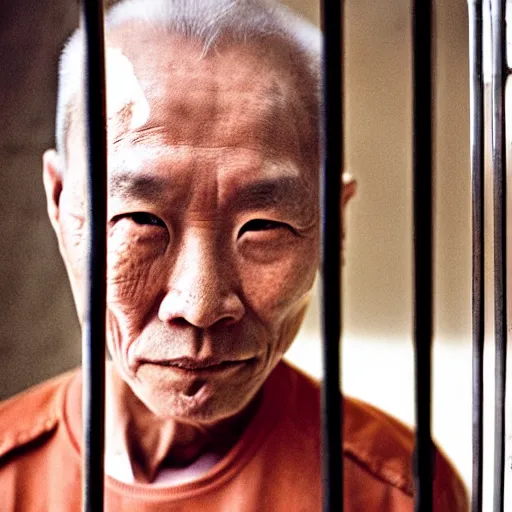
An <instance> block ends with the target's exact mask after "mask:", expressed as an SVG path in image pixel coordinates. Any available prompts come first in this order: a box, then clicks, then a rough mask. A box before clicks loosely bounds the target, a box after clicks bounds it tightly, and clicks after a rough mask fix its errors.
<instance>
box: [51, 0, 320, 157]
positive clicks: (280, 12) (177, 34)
mask: <svg viewBox="0 0 512 512" xmlns="http://www.w3.org/2000/svg"><path fill="white" fill-rule="evenodd" d="M106 36H107V37H106V40H107V90H109V89H110V92H109V94H108V110H109V116H111V115H112V114H113V113H117V112H119V111H122V116H121V117H124V118H126V114H127V110H126V109H123V108H124V104H125V103H126V102H128V103H130V102H131V100H132V99H135V100H136V101H135V102H134V103H133V108H132V112H131V115H132V116H134V120H132V121H131V122H133V123H142V122H143V121H144V117H145V116H146V115H147V109H146V105H145V101H144V98H143V96H141V95H140V94H139V93H140V86H139V84H138V83H137V82H138V81H140V79H141V77H140V76H138V74H137V73H134V69H133V63H134V62H139V63H140V61H147V64H151V61H152V60H153V53H152V52H153V51H154V49H155V47H156V46H159V49H158V53H159V56H161V55H162V54H164V55H166V56H167V57H172V55H173V54H175V53H176V52H180V53H181V54H183V51H182V50H183V47H184V45H185V44H186V43H189V44H188V51H189V52H191V53H192V54H193V62H191V63H189V64H188V67H187V73H190V72H191V71H194V70H195V68H196V65H197V64H198V62H199V61H201V60H207V61H211V57H212V56H214V57H215V56H219V55H224V54H226V53H230V56H231V57H233V52H232V51H230V50H233V49H235V48H239V49H240V50H243V49H245V51H246V52H247V51H250V50H251V48H253V49H256V48H259V49H260V53H261V50H262V49H264V50H265V52H266V54H267V57H269V56H270V54H272V53H274V54H275V57H276V58H275V59H274V62H273V63H272V64H273V65H274V66H275V68H274V69H273V70H272V71H273V73H272V74H274V75H275V74H276V73H280V72H281V71H282V70H284V69H287V68H288V69H287V71H292V72H293V73H294V75H295V77H294V81H295V83H294V88H296V89H297V91H296V92H295V94H294V95H295V97H296V98H299V97H300V101H301V102H302V105H301V106H300V108H301V109H303V110H304V112H305V114H306V117H307V119H306V124H309V125H310V126H315V130H316V129H317V126H318V109H319V98H320V95H319V85H320V82H319V54H320V51H319V49H320V34H319V32H318V30H317V29H316V28H315V27H314V26H312V25H310V24H309V23H307V22H305V21H304V20H302V19H301V18H299V17H298V16H297V15H295V14H294V13H292V12H291V11H289V10H288V9H286V8H284V7H283V6H281V5H279V4H278V3H277V2H273V1H266V0H238V1H233V0H206V1H205V0H201V1H200V0H187V1H183V0H149V1H146V0H145V1H141V0H131V1H129V0H125V1H123V2H120V3H118V4H117V5H116V6H115V7H114V8H113V9H112V10H111V11H110V12H109V13H108V14H107V17H106ZM148 45H149V46H148ZM82 55H83V46H82V37H81V33H80V32H79V31H77V32H76V33H75V34H74V35H73V36H72V38H71V39H70V41H69V42H68V44H67V46H66V48H65V50H64V52H63V54H62V57H61V62H60V73H59V74H60V80H59V94H58V109H57V133H56V139H57V149H58V152H59V153H60V155H61V157H62V159H63V161H66V160H67V158H66V156H67V142H68V140H67V139H68V134H69V128H70V125H71V122H72V121H73V120H75V121H76V120H78V119H80V117H81V115H78V116H77V115H76V114H77V113H78V114H81V111H82V110H83V107H82V105H81V99H82V96H83V90H82ZM239 55H240V56H241V57H242V55H243V51H240V52H239ZM242 58H243V57H242ZM159 60H160V61H161V59H159ZM269 62H270V61H269ZM240 64H241V62H233V59H232V58H231V63H230V65H231V67H232V69H236V68H237V67H239V66H240ZM146 67H147V68H150V67H151V66H146ZM180 71H182V72H184V67H183V66H180V64H179V62H178V64H177V65H175V66H174V67H173V68H172V70H171V69H168V68H161V67H160V68H156V67H154V69H153V70H152V71H151V73H152V77H154V78H156V79H157V80H161V81H165V80H166V78H167V77H166V76H164V75H166V74H168V73H170V72H172V73H173V74H174V75H175V76H176V75H177V74H178V73H179V72H180ZM258 71H259V70H257V69H253V70H252V72H254V73H255V74H256V73H258ZM229 73H230V74H231V70H230V71H229ZM139 74H140V66H139ZM134 78H135V79H134ZM116 84H117V86H116ZM114 90H115V92H113V91H114ZM266 94H267V95H268V96H267V99H268V100H269V102H270V101H272V99H273V98H274V99H275V98H276V97H277V96H280V99H281V101H282V100H283V99H284V98H283V96H282V91H278V90H277V89H269V90H267V91H266ZM292 101H294V100H293V99H292ZM109 128H110V127H109Z"/></svg>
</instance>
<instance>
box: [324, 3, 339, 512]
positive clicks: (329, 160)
mask: <svg viewBox="0 0 512 512" xmlns="http://www.w3.org/2000/svg"><path fill="white" fill-rule="evenodd" d="M342 4H343V2H342V0H324V1H323V2H322V22H323V29H324V45H323V98H324V105H323V107H324V108H323V122H324V126H323V127H322V131H323V134H324V148H323V151H324V161H323V169H322V173H321V178H320V180H321V182H320V190H321V200H320V208H321V218H322V220H321V223H322V233H321V238H322V240H321V252H322V263H321V268H322V289H321V297H322V336H323V365H324V379H323V383H322V434H323V435H322V463H323V510H324V512H339V511H341V510H343V463H342V452H341V447H342V444H341V443H342V433H341V429H342V425H343V409H342V407H341V392H340V336H341V324H342V318H341V226H342V224H341V214H340V212H341V209H340V197H341V193H342V186H343V184H342V180H341V173H342V171H343V124H342V121H343V32H342V18H341V16H342Z"/></svg>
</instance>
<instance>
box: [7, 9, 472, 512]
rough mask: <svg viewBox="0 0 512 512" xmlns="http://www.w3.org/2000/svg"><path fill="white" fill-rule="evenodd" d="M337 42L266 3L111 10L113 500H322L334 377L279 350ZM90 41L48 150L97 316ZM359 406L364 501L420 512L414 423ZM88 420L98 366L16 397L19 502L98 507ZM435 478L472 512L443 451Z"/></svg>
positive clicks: (299, 276) (14, 491)
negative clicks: (86, 135) (324, 379)
mask: <svg viewBox="0 0 512 512" xmlns="http://www.w3.org/2000/svg"><path fill="white" fill-rule="evenodd" d="M319 43H320V35H319V34H318V32H317V31H316V30H315V29H314V28H313V27H311V26H309V25H308V24H306V23H305V22H304V21H301V20H300V19H298V18H297V17H296V16H295V15H294V14H292V13H291V12H289V11H288V10H286V9H284V8H282V7H280V6H277V5H274V4H271V3H269V2H267V1H264V0H252V1H250V0H246V1H242V0H240V1H232V0H209V1H206V0H202V1H201V0H131V1H124V2H121V3H120V4H118V5H117V6H116V7H115V8H114V9H113V10H112V11H111V12H110V13H109V15H108V19H107V71H108V80H107V92H108V94H107V99H108V147H109V165H108V167H109V169H108V179H109V201H108V283H107V284H108V296H107V303H108V306H107V324H108V329H107V340H108V349H109V353H110V355H111V359H112V361H111V362H110V363H109V364H108V367H107V391H106V400H107V407H106V453H105V466H106V474H107V476H106V482H105V485H106V508H107V510H109V511H116V512H121V511H137V512H138V511H147V512H150V511H157V510H169V511H171V510H172V511H196V510H201V511H204V512H205V511H219V510H220V511H244V512H250V511H277V512H280V511H287V512H288V511H289V512H294V511H318V510H320V509H321V485H320V464H321V454H320V432H319V423H320V418H319V417H320V414H319V411H320V408H319V389H318V385H317V383H316V382H314V381H312V380H311V379H309V378H308V377H306V376H305V375H303V374H302V373H300V372H299V371H297V370H296V369H294V368H292V367H290V366H289V365H288V364H286V363H284V362H282V361H281V358H282V356H283V354H284V353H285V351H286V350H287V348H288V347H289V346H290V344H291V342H292V340H293V338H294V336H295V334H296V332H297V330H298V329H299V326H300V324H301V321H302V318H303V316H304V312H305V309H306V307H307V304H308V300H309V295H310V291H311V287H312V284H313V281H314V278H315V274H316V272H317V268H318V259H319V255H318V239H319V225H318V224H319V223H318V200H317V196H318V183H317V182H318V169H319V166H320V155H319V147H320V144H319V139H320V137H319V133H318V126H319V117H320V111H321V109H320V102H319V90H320V87H319ZM82 56H83V47H82V42H81V38H80V33H77V34H75V35H74V37H73V38H72V39H71V41H70V42H69V44H68V46H67V47H66V49H65V51H64V53H63V56H62V59H61V69H60V85H59V105H58V115H57V151H53V150H51V151H48V152H46V153H45V155H44V184H45V189H46V194H47V199H48V212H49V216H50V220H51V223H52V225H53V227H54V229H55V232H56V235H57V239H58V242H59V247H60V250H61V254H62V257H63V259H64V261H65V264H66V267H67V271H68V274H69V278H70V281H71V286H72V289H73V293H74V297H75V302H76V306H77V311H78V315H79V318H80V319H81V320H82V319H83V315H84V304H83V289H84V284H85V283H84V279H85V277H84V250H85V249H84V248H85V243H86V235H85V233H86V229H85V227H86V226H85V216H84V200H85V198H84V179H85V168H84V167H85V163H84V142H83V132H82V123H83V102H82V92H83V90H82V85H81V82H82V80H81V72H80V69H81V61H82ZM345 191H346V195H345V197H344V198H343V204H344V205H345V204H346V202H347V201H348V199H349V198H350V196H351V195H352V194H353V192H354V191H355V187H354V184H353V182H350V183H348V184H347V186H346V188H345ZM344 408H345V431H344V445H343V455H344V465H345V504H346V508H345V510H347V511H364V512H370V511H391V510H396V511H406V510H407V511H408V510H412V504H413V497H412V496H413V486H412V470H411V458H412V450H413V437H412V434H411V432H410V431H409V430H408V429H407V428H405V427H404V426H402V425H401V424H400V423H398V422H397V421H396V420H394V419H392V418H391V417H389V416H388V415H386V414H385V413H383V412H380V411H378V410H376V409H374V408H372V407H370V406H368V405H365V404H363V403H360V402H358V401H356V400H352V399H348V398H347V399H345V402H344ZM81 429H82V425H81V376H80V372H79V371H75V372H72V373H69V374H66V375H64V376H61V377H58V378H57V379H54V380H52V381H50V382H47V383H44V384H42V385H41V386H39V387H37V388H35V389H32V390H29V391H28V392H26V393H24V394H22V395H20V396H18V397H15V398H13V399H11V400H9V401H8V402H6V403H4V404H3V405H2V406H1V407H0V432H1V437H0V495H1V497H2V501H1V503H2V505H1V507H0V508H1V509H2V510H5V511H14V510H16V511H23V512H31V511H50V512H59V511H62V512H64V511H76V510H79V508H80V501H81V489H80V453H81V446H80V444H81ZM434 489H435V491H434V494H435V495H434V502H435V506H436V508H435V510H437V511H450V512H457V511H462V510H467V503H466V496H465V492H464V489H463V487H462V485H461V483H460V480H459V479H458V477H457V476H456V474H455V472H454V471H453V469H452V468H451V467H450V465H449V464H448V462H447V461H446V460H445V458H444V457H443V456H442V455H438V456H437V465H436V477H435V484H434Z"/></svg>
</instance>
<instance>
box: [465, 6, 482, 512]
mask: <svg viewBox="0 0 512 512" xmlns="http://www.w3.org/2000/svg"><path fill="white" fill-rule="evenodd" d="M468 7H469V71H470V87H469V95H470V112H471V118H470V146H471V176H472V217H473V270H472V274H473V276H472V281H473V291H472V300H473V307H472V310H473V475H472V477H473V482H472V493H471V510H472V512H482V478H483V390H484V384H483V379H484V321H485V318H484V279H483V276H484V224H483V221H484V158H483V156H484V116H483V113H484V77H483V3H482V0H469V1H468Z"/></svg>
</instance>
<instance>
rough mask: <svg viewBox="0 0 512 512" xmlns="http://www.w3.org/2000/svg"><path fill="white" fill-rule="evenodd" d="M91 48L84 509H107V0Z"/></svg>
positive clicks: (89, 32) (90, 2) (88, 32)
mask: <svg viewBox="0 0 512 512" xmlns="http://www.w3.org/2000/svg"><path fill="white" fill-rule="evenodd" d="M82 23H83V26H82V29H83V31H84V37H85V42H86V49H87V51H86V52H85V70H84V73H85V82H84V87H85V107H86V108H85V111H86V130H85V136H86V147H87V164H88V193H89V197H88V204H87V207H88V212H87V214H88V216H87V222H88V228H89V248H88V249H89V254H88V290H87V292H88V296H87V312H86V317H85V321H84V326H83V343H82V366H83V395H82V396H83V398H82V403H83V424H84V429H83V464H82V466H83V471H82V475H83V476H82V507H83V510H84V511H86V512H100V511H102V510H103V501H104V500H103V498H104V496H103V481H104V468H103V456H104V410H105V311H106V253H107V251H106V218H107V210H106V205H107V178H106V176H107V146H106V124H105V123H106V114H105V56H104V32H103V2H102V1H101V0H83V1H82Z"/></svg>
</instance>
